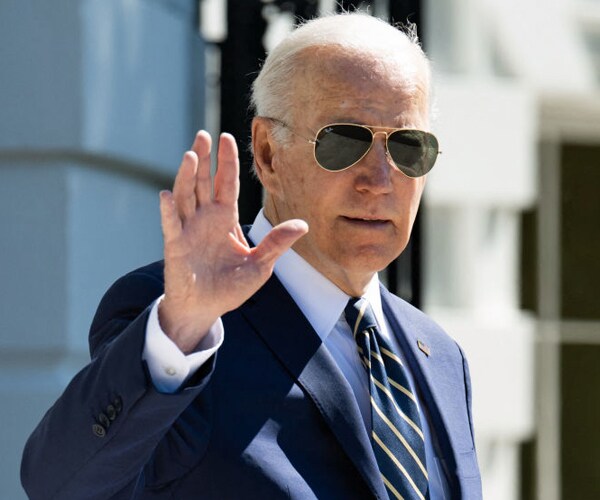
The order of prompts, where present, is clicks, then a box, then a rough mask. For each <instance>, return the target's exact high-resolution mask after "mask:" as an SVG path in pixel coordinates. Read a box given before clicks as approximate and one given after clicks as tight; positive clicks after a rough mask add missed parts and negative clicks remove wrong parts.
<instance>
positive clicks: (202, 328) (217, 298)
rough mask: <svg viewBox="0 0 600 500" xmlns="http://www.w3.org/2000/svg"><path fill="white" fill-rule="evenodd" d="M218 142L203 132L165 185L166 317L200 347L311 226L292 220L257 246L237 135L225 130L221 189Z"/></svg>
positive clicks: (177, 334) (162, 310)
mask: <svg viewBox="0 0 600 500" xmlns="http://www.w3.org/2000/svg"><path fill="white" fill-rule="evenodd" d="M210 150H211V138H210V135H209V134H208V133H207V132H205V131H200V132H198V134H197V135H196V138H195V140H194V144H193V145H192V149H191V151H187V152H186V153H185V154H184V156H183V160H182V162H181V166H180V167H179V172H178V173H177V176H176V178H175V184H174V186H173V192H172V193H171V192H170V191H162V192H161V193H160V212H161V221H162V229H163V237H164V256H165V298H164V300H163V301H162V302H161V304H160V306H159V311H158V312H159V321H160V324H161V327H162V329H163V330H164V332H165V333H166V334H167V335H168V336H169V337H170V338H171V339H172V340H173V341H174V342H175V343H176V344H177V345H178V347H179V348H180V349H181V350H182V351H183V352H190V351H192V350H193V349H194V348H195V347H196V345H197V344H198V342H199V341H200V340H201V339H202V338H203V337H204V336H205V335H206V334H207V333H208V330H209V329H210V327H211V325H212V324H213V323H214V322H215V321H216V319H217V318H219V317H220V316H222V315H223V314H224V313H226V312H228V311H231V310H232V309H235V308H236V307H238V306H239V305H241V304H242V303H243V302H245V301H246V300H247V299H248V298H249V297H250V296H251V295H252V294H253V293H254V292H256V290H258V289H259V288H260V287H261V286H262V285H263V284H264V283H265V281H266V280H267V279H268V278H269V276H270V275H271V273H272V272H273V266H274V264H275V261H276V260H277V258H278V257H279V256H280V255H281V254H283V253H284V252H285V251H286V250H287V249H288V248H290V247H291V246H292V245H293V244H294V242H295V241H296V240H297V239H298V238H300V237H301V236H303V235H304V234H305V233H306V232H307V231H308V226H307V224H306V223H305V222H304V221H301V220H289V221H286V222H283V223H282V224H280V225H278V226H277V227H275V228H273V230H272V231H271V232H270V233H269V234H268V235H267V236H266V237H265V238H264V240H263V241H262V242H261V243H260V244H259V245H258V246H257V247H255V248H250V246H249V245H248V243H247V241H246V239H245V238H244V235H243V233H242V230H241V228H240V225H239V216H238V208H237V199H238V194H239V160H238V151H237V146H236V143H235V139H234V138H233V136H231V135H229V134H222V135H221V137H220V140H219V149H218V154H217V172H216V174H215V178H214V192H213V186H212V179H211V175H210Z"/></svg>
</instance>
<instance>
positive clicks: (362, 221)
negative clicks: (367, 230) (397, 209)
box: [342, 215, 391, 228]
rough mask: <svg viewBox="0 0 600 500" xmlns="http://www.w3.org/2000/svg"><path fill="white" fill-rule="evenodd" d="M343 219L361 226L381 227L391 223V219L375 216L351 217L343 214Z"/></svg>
mask: <svg viewBox="0 0 600 500" xmlns="http://www.w3.org/2000/svg"><path fill="white" fill-rule="evenodd" d="M342 219H343V220H344V221H346V222H348V223H350V224H354V225H356V226H359V227H372V228H379V227H385V226H387V225H388V224H390V223H391V221H390V220H389V219H379V218H375V217H368V216H367V217H349V216H346V215H342Z"/></svg>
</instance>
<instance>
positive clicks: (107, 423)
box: [98, 413, 110, 429]
mask: <svg viewBox="0 0 600 500" xmlns="http://www.w3.org/2000/svg"><path fill="white" fill-rule="evenodd" d="M98 422H100V424H102V427H104V428H105V429H108V428H109V427H110V420H109V419H108V417H107V416H106V415H105V414H104V413H100V415H98Z"/></svg>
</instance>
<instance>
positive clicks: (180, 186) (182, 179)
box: [173, 151, 198, 219]
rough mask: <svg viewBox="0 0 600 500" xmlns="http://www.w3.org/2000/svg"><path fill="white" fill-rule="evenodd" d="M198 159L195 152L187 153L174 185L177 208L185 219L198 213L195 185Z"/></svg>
mask: <svg viewBox="0 0 600 500" xmlns="http://www.w3.org/2000/svg"><path fill="white" fill-rule="evenodd" d="M197 165H198V157H197V156H196V153H194V152H193V151H186V153H185V154H184V155H183V159H182V160H181V166H180V167H179V172H177V176H176V177H175V183H174V184H173V199H174V202H175V208H176V209H177V211H178V212H179V215H180V216H181V217H182V218H183V219H187V218H189V217H191V216H192V215H193V214H194V212H195V211H196V194H195V193H194V184H195V177H196V168H197Z"/></svg>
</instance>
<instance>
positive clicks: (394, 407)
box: [345, 298, 429, 500]
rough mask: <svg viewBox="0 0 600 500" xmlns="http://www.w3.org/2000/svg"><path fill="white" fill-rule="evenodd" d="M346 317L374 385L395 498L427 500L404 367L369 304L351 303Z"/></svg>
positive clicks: (376, 419)
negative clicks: (382, 331)
mask: <svg viewBox="0 0 600 500" xmlns="http://www.w3.org/2000/svg"><path fill="white" fill-rule="evenodd" d="M345 313H346V321H347V322H348V324H349V325H350V328H351V329H352V332H353V334H354V340H355V341H356V345H357V348H358V353H359V356H360V360H361V362H362V364H363V365H364V367H365V369H366V370H367V374H368V376H369V379H370V382H369V388H370V393H371V413H372V431H371V444H372V446H373V450H374V452H375V457H376V458H377V464H378V466H379V471H380V473H381V477H382V479H383V482H384V483H385V486H386V488H387V491H388V494H389V497H390V498H391V499H394V498H398V499H404V500H409V499H410V500H413V499H415V500H416V499H420V500H424V499H427V498H429V495H428V493H427V492H428V477H427V469H426V466H425V442H424V437H423V431H422V429H421V418H420V416H419V409H418V407H417V404H416V399H415V396H414V394H413V393H412V392H411V387H410V384H409V382H408V379H407V377H406V372H405V368H404V366H403V364H402V361H401V360H400V358H399V357H398V356H397V355H396V354H394V353H393V352H392V350H391V347H390V346H389V344H388V343H387V342H386V340H385V339H384V338H383V337H382V336H381V334H380V333H379V329H378V328H377V322H376V320H375V314H374V313H373V310H372V308H371V305H370V304H369V303H368V302H367V301H366V300H365V299H356V298H352V299H350V301H349V302H348V305H347V306H346V309H345Z"/></svg>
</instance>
